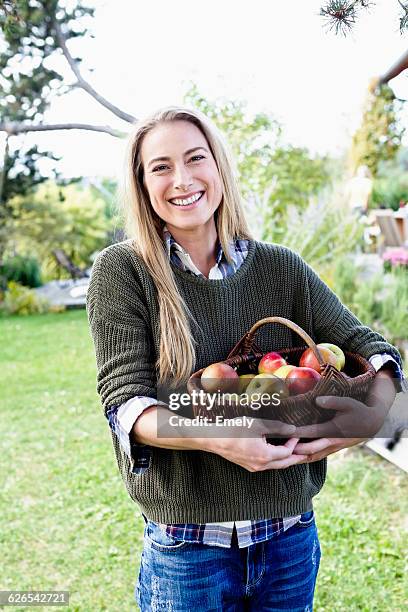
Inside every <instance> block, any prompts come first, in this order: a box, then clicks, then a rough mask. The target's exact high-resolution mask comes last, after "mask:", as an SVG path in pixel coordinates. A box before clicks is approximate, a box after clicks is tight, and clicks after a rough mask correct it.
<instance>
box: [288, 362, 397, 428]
mask: <svg viewBox="0 0 408 612" xmlns="http://www.w3.org/2000/svg"><path fill="white" fill-rule="evenodd" d="M394 400H395V387H394V382H393V378H392V374H391V372H389V371H388V370H381V371H380V372H378V373H377V376H376V377H375V379H374V381H373V383H372V386H371V389H370V391H369V393H368V399H367V404H364V403H363V402H359V401H358V400H356V399H353V398H351V397H337V396H324V397H323V396H322V397H318V398H317V399H316V404H317V405H318V406H319V407H320V408H323V409H328V410H335V411H336V414H335V416H334V417H333V418H332V419H331V420H330V421H326V423H318V424H315V425H306V426H304V427H297V428H296V434H295V435H297V436H299V437H303V438H321V437H324V438H350V439H351V438H361V439H370V438H373V437H374V436H375V435H376V434H377V433H378V432H379V430H380V429H381V427H382V426H383V424H384V421H385V419H386V417H387V414H388V412H389V409H390V408H391V406H392V404H393V402H394Z"/></svg>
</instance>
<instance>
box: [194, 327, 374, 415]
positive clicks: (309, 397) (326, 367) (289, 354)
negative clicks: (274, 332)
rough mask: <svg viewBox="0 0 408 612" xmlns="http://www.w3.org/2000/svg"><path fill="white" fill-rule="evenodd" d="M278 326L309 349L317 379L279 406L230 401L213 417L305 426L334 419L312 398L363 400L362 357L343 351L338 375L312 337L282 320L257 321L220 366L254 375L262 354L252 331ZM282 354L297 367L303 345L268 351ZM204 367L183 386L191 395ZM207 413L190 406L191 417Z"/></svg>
mask: <svg viewBox="0 0 408 612" xmlns="http://www.w3.org/2000/svg"><path fill="white" fill-rule="evenodd" d="M271 323H273V324H277V323H278V324H282V325H286V326H287V327H289V328H290V329H291V330H293V331H294V332H296V333H297V334H298V335H299V336H300V337H301V338H302V339H303V340H304V342H305V343H306V344H307V346H309V347H310V348H311V349H312V350H313V352H314V354H315V356H316V358H317V359H318V361H319V364H320V374H321V379H320V380H319V381H318V382H317V384H316V386H315V387H314V388H313V389H312V390H311V391H309V392H308V393H304V394H302V395H295V396H292V397H288V398H285V399H282V400H281V402H280V405H279V406H273V405H270V406H268V407H266V408H261V410H259V411H257V412H254V411H251V408H248V407H245V406H244V407H243V406H241V405H239V404H237V403H235V402H233V401H231V402H229V403H228V404H227V405H224V404H216V405H215V406H214V407H213V411H214V412H215V414H217V415H223V417H224V418H233V417H239V416H243V415H244V414H246V415H248V414H250V413H251V414H250V415H251V416H256V417H259V418H265V419H276V420H279V421H282V422H285V423H290V424H293V425H297V426H300V425H306V424H315V423H323V422H325V421H328V420H330V419H331V418H333V416H334V411H333V410H327V409H323V408H319V406H317V405H316V404H315V399H316V397H318V396H320V395H337V396H342V397H353V398H355V399H357V400H360V401H364V400H365V398H366V396H367V392H368V389H369V385H370V382H371V381H372V380H373V378H374V377H375V373H376V372H375V370H374V368H373V366H372V365H371V364H370V363H369V362H368V361H367V360H366V359H364V358H363V357H361V356H360V355H357V354H355V353H350V352H347V351H345V353H344V354H345V357H346V365H345V368H344V371H342V372H339V371H338V370H337V369H336V368H335V367H334V366H332V365H330V364H325V363H324V361H323V359H322V356H321V354H320V352H319V349H318V348H317V346H316V344H315V342H314V341H313V340H312V338H311V337H310V336H309V335H308V334H307V333H306V332H305V331H304V330H303V329H302V328H301V327H299V326H298V325H296V323H293V321H290V320H289V319H284V318H283V317H268V318H266V319H261V320H260V321H258V322H257V323H255V324H254V325H253V326H252V327H251V329H250V330H249V332H247V333H246V334H245V335H244V336H243V337H242V338H241V340H240V341H239V342H238V343H237V344H236V345H235V347H234V348H233V349H232V351H231V352H230V354H229V355H228V357H227V358H226V359H225V360H224V363H227V364H228V365H230V366H232V367H233V368H234V369H235V370H236V371H237V373H238V374H240V375H241V374H247V373H255V374H256V373H257V372H258V363H259V361H260V359H261V358H262V357H263V355H264V353H263V352H262V351H261V350H260V349H259V347H258V346H257V345H256V344H255V341H254V336H255V333H256V331H257V330H258V329H259V328H260V327H262V326H263V325H267V324H271ZM270 350H276V351H277V352H278V353H280V354H281V355H282V357H283V358H284V359H285V360H286V361H287V363H288V364H292V365H298V364H299V359H300V357H301V355H302V353H303V352H304V351H305V346H301V347H296V348H289V349H285V348H281V349H279V348H276V349H275V348H271V349H270ZM204 369H205V368H201V370H198V371H197V372H195V373H194V374H192V375H191V376H190V379H189V381H188V383H187V390H188V391H189V393H191V392H192V391H193V390H195V391H200V390H202V386H201V374H202V373H203V371H204ZM208 414H209V413H208V411H207V408H206V406H205V405H202V404H201V405H200V404H198V405H196V406H194V415H195V416H205V415H207V416H208Z"/></svg>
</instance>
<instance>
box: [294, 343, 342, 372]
mask: <svg viewBox="0 0 408 612" xmlns="http://www.w3.org/2000/svg"><path fill="white" fill-rule="evenodd" d="M317 348H318V349H319V352H320V354H321V356H322V359H323V361H324V363H330V364H331V365H332V366H334V367H336V366H337V357H336V355H335V354H334V353H333V352H332V351H331V350H330V349H328V348H327V347H324V346H320V344H318V345H317ZM299 366H300V367H301V368H312V369H313V370H316V372H319V373H320V364H319V362H318V361H317V357H315V354H314V353H313V351H312V349H311V348H308V349H306V350H305V352H304V353H302V356H301V358H300V360H299Z"/></svg>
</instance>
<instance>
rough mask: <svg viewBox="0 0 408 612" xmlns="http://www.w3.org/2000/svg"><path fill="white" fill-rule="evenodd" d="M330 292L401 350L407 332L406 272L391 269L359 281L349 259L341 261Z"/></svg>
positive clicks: (402, 269)
mask: <svg viewBox="0 0 408 612" xmlns="http://www.w3.org/2000/svg"><path fill="white" fill-rule="evenodd" d="M332 286H333V290H334V291H335V292H336V293H337V295H338V296H339V297H340V299H341V300H342V302H343V303H344V304H345V305H346V306H347V307H348V308H350V310H351V311H352V312H353V313H354V314H355V315H356V316H357V317H358V318H359V319H360V320H361V321H362V323H364V324H365V325H368V326H369V327H372V328H373V329H374V330H375V331H378V332H379V333H381V334H382V335H383V336H385V338H386V339H387V340H388V341H389V342H391V343H393V344H397V345H399V347H400V348H403V346H402V344H401V341H404V340H406V339H407V330H408V270H407V268H406V267H404V266H396V267H393V268H392V269H391V270H390V272H388V273H380V274H376V275H374V276H373V277H372V278H370V279H368V280H364V281H362V280H361V277H360V270H359V269H358V268H357V267H356V266H355V265H354V264H353V262H352V260H351V259H350V258H344V259H342V260H341V261H340V262H339V263H338V264H337V266H336V268H335V270H334V275H333V284H332Z"/></svg>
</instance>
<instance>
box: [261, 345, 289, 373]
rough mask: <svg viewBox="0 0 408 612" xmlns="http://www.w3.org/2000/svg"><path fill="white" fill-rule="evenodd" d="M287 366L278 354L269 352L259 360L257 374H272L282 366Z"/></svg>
mask: <svg viewBox="0 0 408 612" xmlns="http://www.w3.org/2000/svg"><path fill="white" fill-rule="evenodd" d="M285 365H287V363H286V361H285V360H284V358H283V357H281V355H279V353H275V352H273V351H272V352H271V353H266V355H264V356H263V357H262V359H261V360H260V362H259V364H258V372H259V374H273V373H274V372H275V370H277V369H278V368H281V367H282V366H285Z"/></svg>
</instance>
